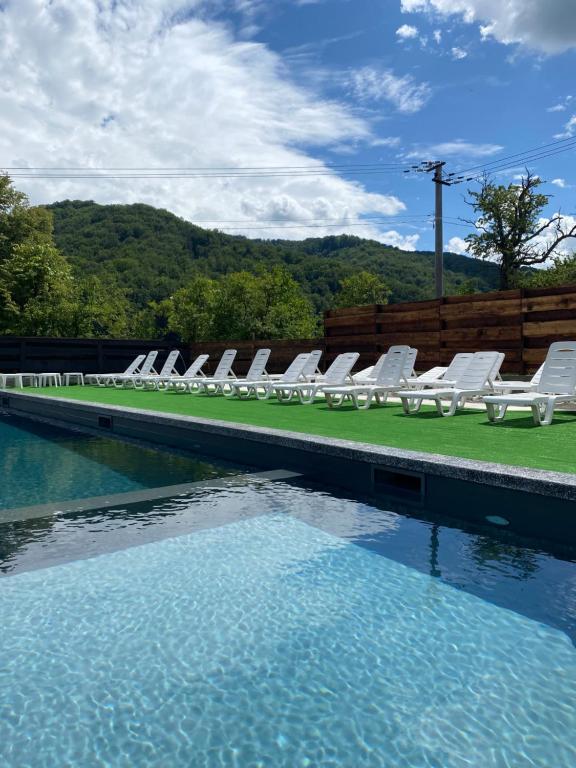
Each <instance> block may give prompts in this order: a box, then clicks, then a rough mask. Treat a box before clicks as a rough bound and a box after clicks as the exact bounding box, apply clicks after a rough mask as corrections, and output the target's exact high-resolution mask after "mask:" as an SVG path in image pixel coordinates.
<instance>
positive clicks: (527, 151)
mask: <svg viewBox="0 0 576 768" xmlns="http://www.w3.org/2000/svg"><path fill="white" fill-rule="evenodd" d="M574 140H576V136H569V137H567V138H565V139H559V140H558V141H552V142H550V143H549V144H541V145H540V146H539V147H531V148H530V149H525V150H523V151H522V152H517V153H515V154H513V155H505V156H504V157H500V158H498V159H497V160H492V161H490V162H487V163H479V164H478V165H472V166H470V167H469V168H464V169H462V168H457V169H456V170H455V171H453V172H452V173H449V174H447V175H448V176H453V175H454V174H467V173H470V172H471V171H475V170H476V169H478V168H487V167H488V166H490V165H494V164H500V163H503V162H505V161H508V160H510V159H512V158H517V157H519V156H520V155H529V154H532V153H534V152H541V151H543V150H545V149H546V148H547V147H554V146H558V145H562V144H565V143H566V142H571V141H574ZM516 162H520V160H517V161H516Z"/></svg>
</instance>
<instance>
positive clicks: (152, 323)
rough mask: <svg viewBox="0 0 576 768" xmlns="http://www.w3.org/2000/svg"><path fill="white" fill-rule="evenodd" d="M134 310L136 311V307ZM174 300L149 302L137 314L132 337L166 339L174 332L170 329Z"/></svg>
mask: <svg viewBox="0 0 576 768" xmlns="http://www.w3.org/2000/svg"><path fill="white" fill-rule="evenodd" d="M132 309H133V310H135V307H134V305H132ZM171 311H172V299H164V300H163V301H149V302H148V304H147V305H146V306H145V307H144V309H141V310H140V311H137V312H136V316H135V320H134V326H133V330H132V336H133V337H134V338H136V339H164V338H166V337H167V336H168V335H169V334H170V333H173V331H171V330H170V328H169V317H170V313H171Z"/></svg>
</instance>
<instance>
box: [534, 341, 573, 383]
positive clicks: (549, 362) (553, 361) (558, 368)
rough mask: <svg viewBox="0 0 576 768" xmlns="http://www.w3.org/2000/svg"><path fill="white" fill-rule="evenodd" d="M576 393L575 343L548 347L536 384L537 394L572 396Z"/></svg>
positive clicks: (564, 342) (570, 342)
mask: <svg viewBox="0 0 576 768" xmlns="http://www.w3.org/2000/svg"><path fill="white" fill-rule="evenodd" d="M575 391H576V341H556V342H554V344H551V345H550V349H549V350H548V354H547V355H546V360H545V361H544V368H543V370H542V375H541V377H540V382H539V384H538V392H546V393H547V394H551V395H572V394H574V392H575Z"/></svg>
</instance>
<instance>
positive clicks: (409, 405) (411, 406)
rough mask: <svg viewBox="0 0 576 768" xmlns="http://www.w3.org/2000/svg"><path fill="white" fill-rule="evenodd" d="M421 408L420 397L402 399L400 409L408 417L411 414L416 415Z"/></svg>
mask: <svg viewBox="0 0 576 768" xmlns="http://www.w3.org/2000/svg"><path fill="white" fill-rule="evenodd" d="M421 406H422V398H420V397H403V398H402V409H403V411H404V413H405V414H406V415H407V416H409V415H410V414H412V413H418V411H419V410H420V408H421Z"/></svg>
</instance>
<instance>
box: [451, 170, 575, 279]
mask: <svg viewBox="0 0 576 768" xmlns="http://www.w3.org/2000/svg"><path fill="white" fill-rule="evenodd" d="M542 184H543V182H542V180H541V179H540V178H538V176H535V175H533V174H531V173H530V172H528V171H527V172H526V176H523V177H522V180H521V182H520V184H509V185H508V186H507V187H505V186H503V185H496V184H494V183H493V182H491V181H490V180H489V178H488V177H485V178H484V180H483V182H482V187H481V189H480V191H479V192H469V194H470V197H471V199H470V200H467V203H468V204H469V205H470V206H471V207H472V209H473V210H474V213H475V215H476V218H475V220H473V221H469V222H468V223H469V224H472V225H473V226H475V227H476V229H477V230H478V232H477V233H474V234H471V235H468V237H466V238H465V239H466V242H467V243H468V251H469V252H470V253H471V254H472V255H473V256H475V257H476V258H479V259H490V260H492V261H496V262H497V263H498V264H499V267H500V288H501V290H506V289H507V288H510V287H512V286H513V285H514V282H515V278H516V277H517V276H518V273H519V271H520V270H521V269H522V267H529V266H532V265H534V264H544V262H546V261H547V260H548V259H550V258H551V257H553V256H555V255H558V250H557V249H558V246H559V245H560V243H562V242H564V241H565V240H567V239H568V238H571V237H576V224H574V225H573V226H570V225H568V224H566V222H565V220H564V218H563V217H562V215H561V214H560V213H557V214H555V215H554V216H552V218H543V217H542V213H543V210H544V208H545V207H546V205H547V204H548V202H549V200H550V196H549V195H545V194H542V193H541V192H538V188H539V187H540V186H541V185H542Z"/></svg>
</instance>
